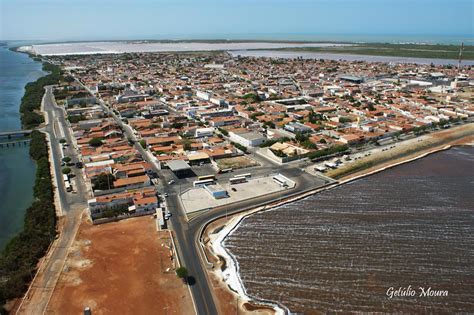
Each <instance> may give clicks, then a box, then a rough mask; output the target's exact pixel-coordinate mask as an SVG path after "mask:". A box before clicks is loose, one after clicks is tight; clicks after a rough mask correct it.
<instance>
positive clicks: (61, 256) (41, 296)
mask: <svg viewBox="0 0 474 315" xmlns="http://www.w3.org/2000/svg"><path fill="white" fill-rule="evenodd" d="M43 106H44V111H45V112H46V115H47V118H48V119H47V120H48V124H47V125H46V126H45V127H44V128H43V131H44V132H46V133H47V134H48V135H49V139H50V140H51V142H50V150H51V152H52V154H53V160H54V163H53V164H54V165H52V167H54V169H55V171H56V174H59V177H58V182H57V187H58V193H59V202H60V203H61V208H62V211H63V220H64V225H63V228H62V230H61V231H60V234H59V238H58V239H57V240H56V241H55V242H54V243H53V247H52V248H51V251H50V252H49V253H48V255H47V256H46V259H45V263H44V264H43V266H42V267H41V269H40V271H41V272H39V273H38V275H37V277H36V278H35V279H34V281H33V282H32V284H31V289H30V291H29V294H28V295H27V296H26V297H25V299H24V302H23V304H22V305H21V308H20V309H19V310H18V312H17V314H44V313H45V312H46V309H47V306H48V303H49V300H50V298H51V295H52V293H53V289H54V287H55V285H56V283H57V281H58V279H59V276H60V274H61V270H62V266H63V264H64V261H65V259H66V257H67V254H68V250H69V248H70V246H71V244H72V242H73V241H74V237H75V234H76V231H77V229H78V227H79V223H80V218H81V214H82V211H83V210H84V209H85V208H86V206H87V189H86V187H85V184H84V181H83V179H82V175H81V171H80V170H78V169H73V174H74V175H76V177H75V185H74V188H75V190H76V191H77V193H70V192H66V190H65V187H64V184H63V179H62V175H61V158H62V154H63V153H62V152H61V151H62V149H61V144H60V143H59V140H60V139H61V138H63V137H64V138H66V140H67V141H68V143H72V141H71V140H72V138H71V134H70V133H69V129H68V128H66V127H65V126H67V125H66V122H65V118H64V112H63V110H62V109H61V108H58V107H57V106H56V103H55V101H54V97H53V94H52V91H51V87H47V88H46V93H45V95H44V97H43ZM59 125H62V126H64V128H63V129H62V130H61V129H60V126H59ZM64 154H65V155H67V156H70V157H71V158H72V159H73V160H75V161H77V156H76V152H75V150H74V149H73V148H72V147H71V146H69V147H67V148H66V149H65V150H64ZM53 185H54V186H56V184H55V183H54V180H53Z"/></svg>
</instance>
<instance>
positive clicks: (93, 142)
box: [89, 138, 103, 148]
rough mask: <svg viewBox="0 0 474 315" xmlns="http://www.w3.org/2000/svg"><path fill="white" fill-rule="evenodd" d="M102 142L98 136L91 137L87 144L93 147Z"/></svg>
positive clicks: (98, 145)
mask: <svg viewBox="0 0 474 315" xmlns="http://www.w3.org/2000/svg"><path fill="white" fill-rule="evenodd" d="M102 144H103V142H102V139H100V138H92V139H91V140H89V145H90V146H91V147H94V148H96V147H100V146H101V145H102Z"/></svg>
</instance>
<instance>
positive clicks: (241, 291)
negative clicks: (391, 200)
mask: <svg viewBox="0 0 474 315" xmlns="http://www.w3.org/2000/svg"><path fill="white" fill-rule="evenodd" d="M467 138H469V137H463V138H462V139H461V140H463V139H467ZM459 141H460V140H459V139H455V140H453V141H451V143H450V144H446V145H444V146H441V147H435V148H431V150H422V151H420V152H419V154H416V156H414V157H412V158H409V159H405V160H402V161H398V162H395V161H396V160H397V159H395V160H394V161H393V163H389V164H388V165H384V163H382V164H381V165H380V167H376V169H372V168H368V169H366V170H363V171H360V172H361V173H362V174H358V173H359V172H356V173H353V174H349V175H347V176H345V177H342V178H341V180H340V181H338V182H337V183H334V184H331V185H329V186H327V187H322V188H318V189H314V190H312V191H309V192H305V193H302V194H299V195H296V196H292V197H289V198H287V199H285V200H282V201H280V202H278V203H276V204H271V205H267V206H262V207H259V208H255V209H252V210H249V211H247V212H244V213H239V214H236V215H234V216H231V217H230V218H229V219H228V220H227V221H226V222H224V223H223V224H221V225H218V226H217V227H213V230H214V231H215V230H218V229H220V230H219V232H217V233H215V234H213V233H212V231H208V228H209V226H208V227H206V228H205V229H204V231H203V233H202V234H201V236H200V239H202V237H203V236H204V235H207V236H208V238H209V243H210V244H208V245H209V248H210V250H209V252H210V254H212V255H214V256H216V257H217V258H219V256H221V257H222V258H223V259H224V264H225V266H226V268H225V269H224V270H220V272H218V273H217V274H218V278H219V279H220V280H222V281H224V283H225V284H226V288H227V290H230V291H232V292H233V293H236V294H238V295H239V296H240V298H241V299H242V300H246V301H247V302H253V303H255V304H257V305H262V306H269V305H271V306H272V307H273V309H274V311H275V314H286V313H288V311H289V310H288V309H287V308H286V307H285V306H284V305H282V304H280V303H279V302H278V301H266V300H262V299H259V298H256V297H252V296H250V295H248V294H247V290H246V288H245V286H244V284H243V282H242V279H241V276H240V270H239V264H238V260H237V258H236V257H235V256H234V255H233V254H232V253H231V252H230V251H229V250H228V249H227V248H226V247H225V240H226V238H227V237H229V236H230V235H232V233H233V232H234V231H235V230H237V229H238V228H239V226H240V224H241V223H242V222H243V220H244V219H245V218H247V217H249V216H251V215H254V214H256V213H260V212H265V211H271V210H275V209H277V208H278V207H280V206H282V205H285V204H288V203H291V202H295V201H298V200H301V199H304V198H307V197H310V196H313V195H316V194H318V193H320V192H322V191H326V190H330V189H334V188H337V187H339V186H342V185H344V184H347V183H350V182H352V181H356V180H359V179H362V178H366V177H370V176H372V175H375V174H378V173H381V172H383V171H385V170H388V169H391V168H394V167H397V166H400V165H402V164H407V163H411V162H414V161H417V160H419V159H422V158H425V157H427V156H429V155H431V154H435V153H438V152H442V151H446V150H449V149H451V148H453V147H473V146H474V141H473V140H472V139H471V140H470V142H466V141H463V142H461V143H456V142H459ZM217 220H218V219H216V220H214V221H213V222H215V221H217ZM211 223H212V222H211ZM211 223H210V224H211ZM218 255H219V256H218ZM213 272H215V271H213Z"/></svg>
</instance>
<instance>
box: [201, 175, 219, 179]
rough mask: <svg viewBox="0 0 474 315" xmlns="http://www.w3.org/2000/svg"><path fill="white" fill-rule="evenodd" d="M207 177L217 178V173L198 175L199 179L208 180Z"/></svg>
mask: <svg viewBox="0 0 474 315" xmlns="http://www.w3.org/2000/svg"><path fill="white" fill-rule="evenodd" d="M206 179H212V180H215V179H216V175H203V176H198V180H206Z"/></svg>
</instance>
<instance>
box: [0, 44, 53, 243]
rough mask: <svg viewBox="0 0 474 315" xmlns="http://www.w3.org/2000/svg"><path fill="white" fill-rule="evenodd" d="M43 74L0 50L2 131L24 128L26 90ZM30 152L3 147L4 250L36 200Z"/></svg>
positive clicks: (0, 230) (0, 231)
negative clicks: (23, 115)
mask: <svg viewBox="0 0 474 315" xmlns="http://www.w3.org/2000/svg"><path fill="white" fill-rule="evenodd" d="M42 75H44V72H43V71H42V70H41V63H39V62H36V61H34V60H32V59H31V58H29V57H28V56H27V55H26V54H22V53H17V52H13V51H11V50H9V49H8V47H5V46H2V47H0V131H9V130H19V129H21V122H20V113H19V106H20V102H21V98H22V96H23V93H24V87H25V85H26V84H27V83H28V82H31V81H35V80H36V79H38V78H39V77H41V76H42ZM4 141H5V140H4ZM28 150H29V147H28V146H27V145H26V146H25V145H21V146H18V145H16V146H15V147H14V148H12V147H9V148H5V147H4V148H0V196H2V198H1V203H0V250H1V249H2V248H3V247H4V246H5V244H6V243H7V241H8V240H9V239H10V238H11V237H13V236H14V235H15V234H17V233H18V232H19V231H21V229H22V227H23V218H24V214H25V210H26V209H27V208H28V206H29V205H30V204H31V202H32V200H33V185H34V179H35V170H36V166H35V163H34V161H33V160H32V159H31V158H30V156H29V154H28Z"/></svg>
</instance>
